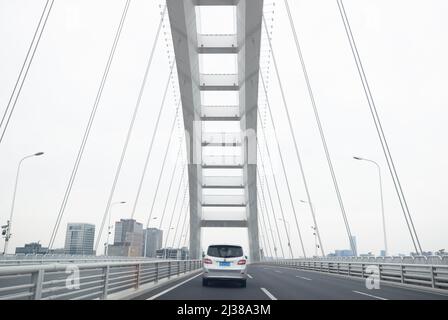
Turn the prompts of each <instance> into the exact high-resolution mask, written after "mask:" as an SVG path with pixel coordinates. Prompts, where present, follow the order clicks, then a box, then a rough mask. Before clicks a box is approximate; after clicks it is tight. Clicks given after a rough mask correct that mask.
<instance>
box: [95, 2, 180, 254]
mask: <svg viewBox="0 0 448 320" xmlns="http://www.w3.org/2000/svg"><path fill="white" fill-rule="evenodd" d="M165 10H166V8H165ZM165 10H164V11H163V13H162V17H161V18H160V23H159V28H158V29H157V33H156V37H155V39H154V42H153V45H152V49H151V53H150V55H149V58H148V62H147V64H146V70H145V74H144V77H143V81H142V84H141V86H140V92H139V94H138V98H137V102H136V104H135V107H134V113H133V115H132V119H131V122H130V124H129V128H128V132H127V135H126V140H125V143H124V145H123V149H122V151H121V156H120V161H119V163H118V166H117V169H116V171H115V177H114V180H113V184H112V187H111V190H110V192H109V198H108V200H107V204H106V208H105V210H104V214H103V219H102V221H101V227H100V230H99V233H98V237H97V247H98V245H99V243H100V241H101V236H102V234H103V229H104V224H105V223H106V219H107V216H108V213H109V210H110V206H111V204H112V201H113V198H114V194H115V189H116V187H117V184H118V180H119V178H120V174H121V169H122V167H123V163H124V159H125V157H126V153H127V150H128V146H129V142H130V140H131V136H132V133H133V131H134V125H135V121H136V119H137V115H138V112H139V109H140V106H141V101H142V98H143V94H144V92H145V88H146V83H147V81H148V77H149V70H150V69H151V65H152V60H153V57H154V52H155V49H156V46H157V42H158V40H159V35H160V30H161V27H162V23H163V18H164V15H165ZM171 68H172V67H171ZM171 70H172V69H171ZM170 77H171V74H170Z"/></svg>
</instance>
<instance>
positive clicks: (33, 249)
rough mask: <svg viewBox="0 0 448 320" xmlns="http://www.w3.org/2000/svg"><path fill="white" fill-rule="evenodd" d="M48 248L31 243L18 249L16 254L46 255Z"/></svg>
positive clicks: (37, 243)
mask: <svg viewBox="0 0 448 320" xmlns="http://www.w3.org/2000/svg"><path fill="white" fill-rule="evenodd" d="M47 252H48V248H44V247H42V245H41V244H40V243H39V242H31V243H27V244H25V246H23V247H17V248H16V254H46V253H47Z"/></svg>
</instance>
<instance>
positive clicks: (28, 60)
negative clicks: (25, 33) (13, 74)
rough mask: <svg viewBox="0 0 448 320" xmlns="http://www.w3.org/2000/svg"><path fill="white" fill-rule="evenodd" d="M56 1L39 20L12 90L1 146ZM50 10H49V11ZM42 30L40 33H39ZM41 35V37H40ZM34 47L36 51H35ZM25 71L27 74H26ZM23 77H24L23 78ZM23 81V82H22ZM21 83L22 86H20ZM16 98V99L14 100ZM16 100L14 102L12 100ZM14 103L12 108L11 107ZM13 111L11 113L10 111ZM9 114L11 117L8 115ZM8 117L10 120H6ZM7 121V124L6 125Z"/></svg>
mask: <svg viewBox="0 0 448 320" xmlns="http://www.w3.org/2000/svg"><path fill="white" fill-rule="evenodd" d="M53 4H54V0H47V2H46V3H45V7H44V10H43V11H42V14H41V16H40V19H39V23H38V25H37V27H36V30H35V32H34V35H33V39H32V40H31V43H30V46H29V48H28V52H27V54H26V57H25V60H24V61H23V64H22V68H21V69H20V72H19V76H18V77H17V80H16V83H15V85H14V89H13V90H12V93H11V96H10V97H9V100H8V104H7V105H6V108H5V112H4V114H3V116H2V120H1V121H0V129H1V128H2V126H3V124H5V126H4V128H3V130H2V133H1V136H0V144H1V143H2V141H3V138H4V136H5V134H6V130H7V129H8V125H9V122H10V120H11V117H12V115H13V113H14V109H15V108H16V104H17V101H18V100H19V97H20V93H21V92H22V88H23V85H24V83H25V81H26V79H27V76H28V72H29V70H30V67H31V64H32V63H33V60H34V56H35V54H36V51H37V48H38V47H39V43H40V40H41V38H42V34H43V33H44V30H45V27H46V25H47V21H48V17H49V16H50V13H51V10H52V9H53ZM47 9H48V10H47ZM39 30H40V32H39ZM38 34H39V35H38ZM33 47H34V49H33ZM24 71H25V73H24ZM22 76H23V77H22ZM21 79H22V81H21ZM19 83H20V84H19ZM14 96H15V98H14ZM13 99H14V102H12V100H13ZM11 103H12V106H11ZM10 108H11V111H10V112H9V109H10ZM8 112H9V115H8ZM6 117H8V119H6ZM5 119H6V123H5Z"/></svg>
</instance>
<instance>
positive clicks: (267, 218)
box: [257, 170, 284, 259]
mask: <svg viewBox="0 0 448 320" xmlns="http://www.w3.org/2000/svg"><path fill="white" fill-rule="evenodd" d="M257 176H258V180H259V181H260V187H261V195H262V197H263V202H264V207H265V208H266V220H267V222H268V225H269V231H270V233H271V237H272V242H273V245H274V253H275V258H276V259H278V254H277V245H276V243H275V237H274V231H273V230H272V224H271V220H270V219H269V212H268V211H269V210H268V208H267V203H266V202H267V201H266V197H265V193H264V186H263V180H262V179H261V175H260V171H259V170H257ZM271 208H272V213H273V214H274V207H273V206H272V201H271ZM280 246H281V240H280ZM283 257H284V256H283Z"/></svg>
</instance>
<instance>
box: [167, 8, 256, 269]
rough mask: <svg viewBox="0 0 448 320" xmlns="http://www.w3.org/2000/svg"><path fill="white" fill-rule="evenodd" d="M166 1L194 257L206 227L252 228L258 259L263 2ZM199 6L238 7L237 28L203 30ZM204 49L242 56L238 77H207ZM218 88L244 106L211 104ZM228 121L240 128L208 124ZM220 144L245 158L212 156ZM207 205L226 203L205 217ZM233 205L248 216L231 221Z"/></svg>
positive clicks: (252, 252) (252, 247) (252, 250)
mask: <svg viewBox="0 0 448 320" xmlns="http://www.w3.org/2000/svg"><path fill="white" fill-rule="evenodd" d="M167 6H168V14H169V18H170V24H171V32H172V39H173V45H174V51H175V55H176V63H177V71H178V72H177V73H178V77H179V79H178V80H179V86H180V92H181V98H182V105H183V114H184V125H185V131H186V133H187V146H188V157H189V159H188V161H189V163H188V175H189V181H190V182H189V183H190V185H189V189H190V255H191V257H192V258H199V257H200V255H201V252H200V249H201V243H200V239H201V228H226V227H227V228H229V227H231V228H247V230H248V238H249V247H250V258H251V260H252V261H258V260H259V259H260V252H259V251H260V250H259V235H258V213H257V178H256V177H257V143H256V136H257V108H258V85H259V84H258V81H259V65H260V43H261V27H262V15H263V0H185V1H179V0H167ZM197 6H234V9H235V12H236V21H237V32H236V33H235V34H230V35H229V34H226V35H210V34H199V33H198V29H197V16H196V7H197ZM229 23H231V22H230V21H229ZM201 54H204V55H206V54H233V55H236V56H237V68H238V71H237V74H234V73H233V74H219V75H217V74H204V73H203V72H201V70H200V69H201V68H200V63H199V60H200V59H199V55H201ZM211 91H218V92H225V91H233V92H236V93H237V95H238V103H237V104H238V105H232V106H222V105H221V106H220V105H219V101H217V104H216V105H213V106H211V105H208V106H207V105H205V103H203V101H202V100H203V99H202V96H203V94H202V93H203V92H211ZM226 121H229V122H236V124H238V125H239V128H240V132H237V133H235V132H220V133H219V134H217V136H216V133H215V136H213V134H214V133H212V132H209V131H207V130H204V125H205V124H206V123H207V122H226ZM208 124H209V126H208V127H210V123H208ZM214 146H215V147H217V146H218V147H222V149H224V150H225V149H226V148H238V155H235V154H234V155H233V156H232V157H228V156H226V155H225V154H223V155H222V156H213V157H212V156H208V155H207V152H206V149H207V148H210V147H214ZM213 172H215V173H214V174H213ZM216 172H220V174H219V177H218V176H216ZM210 190H213V192H212V193H213V194H212V195H211V194H210ZM219 190H240V191H241V194H240V195H238V196H237V195H233V196H219V195H217V192H219ZM225 192H228V191H225ZM206 208H222V209H223V215H224V216H222V217H220V219H213V220H210V219H205V218H203V210H204V209H206ZM226 208H241V210H242V211H244V218H243V219H239V220H236V219H229V217H226V216H225V213H224V212H225V209H226Z"/></svg>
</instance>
